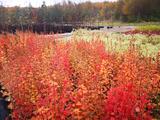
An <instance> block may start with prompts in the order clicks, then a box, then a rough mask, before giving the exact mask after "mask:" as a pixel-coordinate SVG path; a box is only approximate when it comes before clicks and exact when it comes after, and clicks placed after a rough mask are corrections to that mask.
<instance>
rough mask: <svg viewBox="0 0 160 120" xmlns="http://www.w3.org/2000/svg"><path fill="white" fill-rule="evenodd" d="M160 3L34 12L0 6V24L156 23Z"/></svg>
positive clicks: (129, 0)
mask: <svg viewBox="0 0 160 120" xmlns="http://www.w3.org/2000/svg"><path fill="white" fill-rule="evenodd" d="M159 20H160V0H118V1H117V2H97V3H92V2H85V3H79V4H75V3H73V2H71V1H68V2H63V3H60V4H55V5H53V6H46V4H45V2H43V3H42V5H41V7H39V8H34V7H32V5H31V4H29V5H28V7H19V6H15V7H5V6H3V4H1V6H0V24H1V25H4V24H5V25H6V24H8V25H9V24H11V25H17V24H36V23H40V24H42V23H49V24H53V23H68V22H69V23H70V22H72V23H76V22H96V21H124V22H139V21H159Z"/></svg>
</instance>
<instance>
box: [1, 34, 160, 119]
mask: <svg viewBox="0 0 160 120" xmlns="http://www.w3.org/2000/svg"><path fill="white" fill-rule="evenodd" d="M159 60H160V59H159V55H157V58H156V60H153V59H152V58H150V57H144V56H142V55H141V54H140V53H139V50H138V49H136V48H135V47H134V46H133V45H131V46H130V48H129V49H128V50H127V51H125V52H123V53H122V54H120V53H118V54H117V53H111V52H108V51H107V50H106V48H105V45H104V43H103V42H102V41H101V40H99V39H95V40H93V41H90V42H87V41H84V40H75V39H73V40H72V39H71V40H70V41H65V42H64V41H61V40H57V39H55V37H54V36H47V37H46V36H42V35H35V34H32V33H19V34H18V35H17V36H13V35H6V36H5V35H1V36H0V81H1V83H2V84H3V85H4V86H5V88H6V89H7V90H8V91H9V92H10V94H11V96H12V105H13V112H12V118H13V119H16V120H28V119H32V120H44V119H53V120H54V119H55V120H66V119H68V120H84V119H87V120H92V119H93V120H98V119H104V120H124V119H131V120H142V119H144V120H150V119H152V118H154V117H155V116H156V114H157V113H155V112H154V111H155V109H156V110H157V108H158V107H159V102H155V101H153V99H156V100H157V96H158V94H159V93H160V61H159Z"/></svg>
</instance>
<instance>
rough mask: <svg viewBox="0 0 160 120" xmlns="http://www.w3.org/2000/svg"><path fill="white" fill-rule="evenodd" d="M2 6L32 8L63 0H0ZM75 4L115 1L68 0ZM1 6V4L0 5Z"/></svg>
mask: <svg viewBox="0 0 160 120" xmlns="http://www.w3.org/2000/svg"><path fill="white" fill-rule="evenodd" d="M0 1H1V2H2V3H3V5H4V6H23V7H24V6H28V5H29V3H31V4H32V6H34V7H39V6H41V5H42V2H43V1H45V2H46V5H53V4H55V3H60V2H61V3H62V2H63V1H64V0H0ZM66 1H67V0H66ZM70 1H72V2H75V3H79V2H85V1H91V2H103V1H116V0H70ZM0 4H1V3H0Z"/></svg>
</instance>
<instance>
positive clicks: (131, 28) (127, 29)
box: [101, 26, 136, 33]
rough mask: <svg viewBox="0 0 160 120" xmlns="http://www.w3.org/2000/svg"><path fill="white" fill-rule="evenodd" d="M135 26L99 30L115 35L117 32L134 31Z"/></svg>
mask: <svg viewBox="0 0 160 120" xmlns="http://www.w3.org/2000/svg"><path fill="white" fill-rule="evenodd" d="M135 28H136V27H135V26H115V27H113V28H109V29H108V28H107V26H105V27H104V28H102V29H101V30H102V31H104V32H111V33H114V32H115V33H117V32H120V33H121V32H127V31H131V30H135Z"/></svg>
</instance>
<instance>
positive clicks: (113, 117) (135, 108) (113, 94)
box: [104, 84, 151, 120]
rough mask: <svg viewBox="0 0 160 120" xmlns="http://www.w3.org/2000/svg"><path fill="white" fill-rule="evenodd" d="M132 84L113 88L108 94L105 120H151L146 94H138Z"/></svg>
mask: <svg viewBox="0 0 160 120" xmlns="http://www.w3.org/2000/svg"><path fill="white" fill-rule="evenodd" d="M135 88H136V87H135V86H133V85H132V84H127V85H121V86H119V87H116V88H112V89H111V90H110V91H109V92H108V97H107V101H106V106H105V118H104V119H105V120H124V119H131V120H142V119H143V120H151V116H150V114H149V112H150V111H149V110H147V105H148V104H149V100H148V97H147V94H146V93H144V92H143V93H140V94H138V93H137V91H136V89H135Z"/></svg>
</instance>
